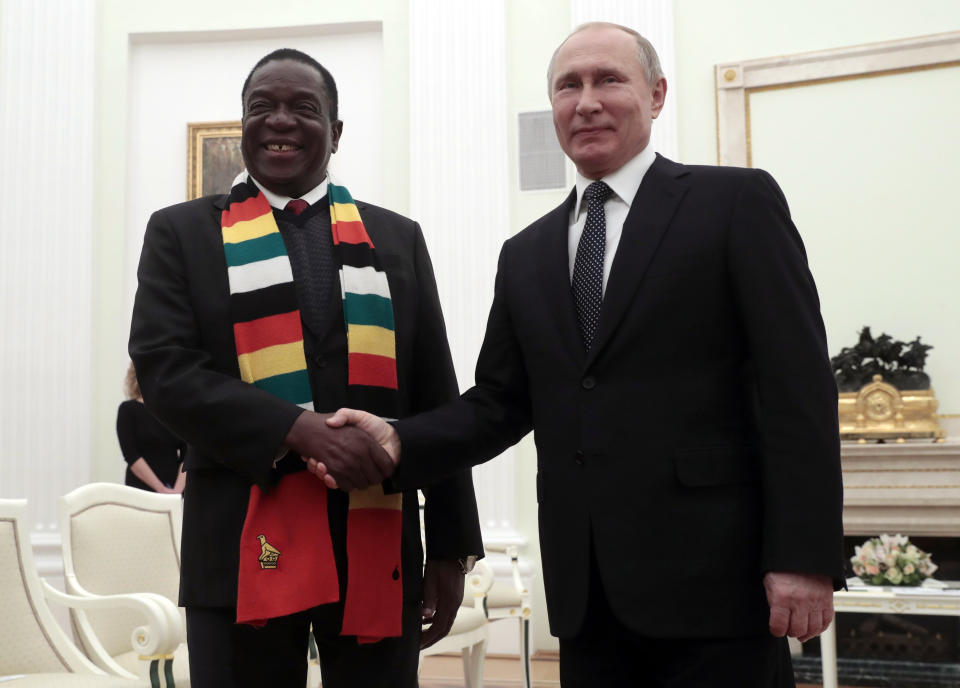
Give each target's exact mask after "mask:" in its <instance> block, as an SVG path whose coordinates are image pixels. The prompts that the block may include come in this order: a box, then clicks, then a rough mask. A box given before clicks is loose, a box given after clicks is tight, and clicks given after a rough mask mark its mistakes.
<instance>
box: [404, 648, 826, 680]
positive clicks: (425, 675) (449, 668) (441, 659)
mask: <svg viewBox="0 0 960 688" xmlns="http://www.w3.org/2000/svg"><path fill="white" fill-rule="evenodd" d="M532 671H533V688H556V687H557V686H559V685H560V665H559V663H558V661H557V656H556V655H552V654H545V653H539V654H538V655H537V656H536V657H534V660H533V667H532ZM483 685H484V688H516V686H522V685H523V672H522V671H521V668H520V660H519V659H517V658H516V657H499V656H495V657H491V656H488V657H487V661H486V662H485V663H484V669H483ZM420 688H463V663H462V662H461V661H460V657H458V656H455V655H435V656H433V657H427V658H426V659H424V660H423V666H422V667H421V668H420ZM797 688H821V687H820V684H810V683H801V684H798V685H797Z"/></svg>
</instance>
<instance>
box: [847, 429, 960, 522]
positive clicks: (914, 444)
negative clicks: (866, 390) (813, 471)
mask: <svg viewBox="0 0 960 688" xmlns="http://www.w3.org/2000/svg"><path fill="white" fill-rule="evenodd" d="M941 426H942V427H943V428H944V430H946V431H947V440H946V442H944V443H941V444H936V443H933V442H930V441H924V440H909V441H907V442H905V443H903V444H895V443H887V444H876V443H869V444H857V443H856V442H843V445H842V449H841V457H842V466H843V489H844V498H843V525H844V531H845V533H846V534H847V535H877V534H878V533H903V534H905V535H910V536H938V537H960V418H942V419H941Z"/></svg>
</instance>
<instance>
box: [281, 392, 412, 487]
mask: <svg viewBox="0 0 960 688" xmlns="http://www.w3.org/2000/svg"><path fill="white" fill-rule="evenodd" d="M284 444H285V445H286V446H287V447H289V448H290V449H292V450H294V451H296V452H297V453H298V454H300V456H301V457H303V460H304V461H306V463H307V470H309V471H310V472H311V473H313V474H314V475H315V476H317V478H320V479H321V480H323V482H324V483H325V484H326V486H327V487H329V488H330V489H331V490H335V489H338V488H339V489H341V490H346V491H349V490H360V489H364V488H367V487H370V486H371V485H377V484H379V483H381V482H383V481H384V480H386V479H387V478H389V477H390V476H391V475H393V471H394V469H395V468H396V466H397V463H398V462H399V461H400V438H399V436H398V435H397V432H396V430H394V429H393V426H392V425H390V424H388V423H387V422H386V421H384V420H383V419H382V418H380V417H379V416H375V415H373V414H372V413H367V412H366V411H356V410H354V409H340V410H339V411H337V412H336V413H334V414H329V413H314V412H313V411H304V412H303V413H301V414H300V416H299V417H298V418H297V420H296V421H295V422H294V424H293V426H292V427H291V428H290V431H289V432H288V433H287V436H286V438H285V439H284Z"/></svg>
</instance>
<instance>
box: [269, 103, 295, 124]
mask: <svg viewBox="0 0 960 688" xmlns="http://www.w3.org/2000/svg"><path fill="white" fill-rule="evenodd" d="M267 125H268V126H270V127H272V128H274V129H289V128H290V127H293V126H295V125H296V119H295V118H294V116H293V113H292V112H290V110H288V109H287V108H285V107H283V106H280V107H276V108H274V109H273V110H272V111H271V112H270V116H269V117H267Z"/></svg>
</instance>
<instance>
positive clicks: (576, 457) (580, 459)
mask: <svg viewBox="0 0 960 688" xmlns="http://www.w3.org/2000/svg"><path fill="white" fill-rule="evenodd" d="M573 460H574V461H576V463H577V465H578V466H582V465H583V452H582V451H580V450H577V453H576V454H575V455H574V459H573Z"/></svg>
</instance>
